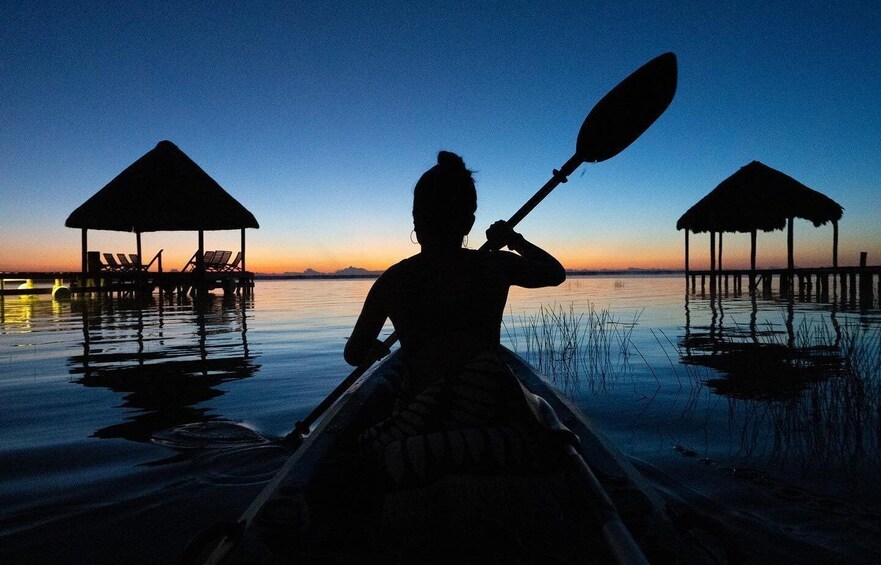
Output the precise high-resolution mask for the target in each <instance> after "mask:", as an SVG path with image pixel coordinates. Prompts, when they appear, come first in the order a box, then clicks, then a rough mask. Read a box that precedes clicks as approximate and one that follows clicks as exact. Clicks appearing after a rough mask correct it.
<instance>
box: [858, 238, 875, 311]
mask: <svg viewBox="0 0 881 565" xmlns="http://www.w3.org/2000/svg"><path fill="white" fill-rule="evenodd" d="M867 255H868V254H867V253H866V252H865V251H861V252H860V307H861V308H871V307H872V302H873V301H874V300H875V297H874V296H872V293H873V289H872V274H871V273H869V272H867V271H866V259H867Z"/></svg>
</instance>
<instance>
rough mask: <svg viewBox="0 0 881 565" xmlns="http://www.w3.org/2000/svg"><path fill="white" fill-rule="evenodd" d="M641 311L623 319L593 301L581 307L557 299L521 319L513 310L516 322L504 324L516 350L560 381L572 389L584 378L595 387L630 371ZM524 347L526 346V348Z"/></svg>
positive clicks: (559, 382) (604, 384) (556, 380)
mask: <svg viewBox="0 0 881 565" xmlns="http://www.w3.org/2000/svg"><path fill="white" fill-rule="evenodd" d="M640 314H641V311H640V312H637V313H636V314H635V315H634V319H633V321H632V322H630V323H622V322H621V321H620V320H619V319H618V318H617V317H616V316H614V315H612V314H611V313H610V312H609V311H608V310H607V309H602V310H597V309H596V308H595V307H594V306H593V305H592V304H589V305H588V308H587V310H586V311H582V312H578V311H576V309H575V305H574V304H569V306H567V307H564V306H563V305H561V304H557V303H554V304H550V305H542V306H540V307H539V309H538V312H536V313H535V314H531V315H522V316H520V317H519V318H515V317H514V314H513V312H511V313H510V320H511V322H510V323H508V322H503V326H504V330H505V334H506V336H507V338H508V341H509V343H510V344H511V347H512V349H514V351H516V352H521V353H523V355H524V357H525V358H526V359H527V360H528V361H529V362H530V363H531V364H532V365H533V366H535V367H536V368H537V369H538V370H539V371H540V372H541V373H542V374H544V375H545V376H546V377H548V378H549V379H550V380H551V382H553V383H554V384H555V385H557V386H560V387H562V388H563V389H564V390H569V389H571V388H574V387H577V386H580V385H581V384H582V383H584V384H587V386H588V387H589V388H590V389H592V390H593V389H596V388H605V386H606V384H607V382H608V381H609V380H610V379H614V378H616V377H617V376H619V375H621V374H623V373H625V372H627V370H628V368H629V363H628V359H629V355H630V350H631V348H632V342H631V339H630V337H631V332H632V331H633V328H634V327H635V326H636V325H637V323H638V321H639V316H640ZM521 346H522V347H523V349H524V350H525V351H520V347H521Z"/></svg>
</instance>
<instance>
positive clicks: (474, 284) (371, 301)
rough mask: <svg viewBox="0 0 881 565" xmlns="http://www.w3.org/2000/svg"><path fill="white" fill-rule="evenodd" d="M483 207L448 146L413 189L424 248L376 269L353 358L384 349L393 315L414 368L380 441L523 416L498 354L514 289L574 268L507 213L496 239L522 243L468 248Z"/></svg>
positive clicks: (548, 282) (494, 230)
mask: <svg viewBox="0 0 881 565" xmlns="http://www.w3.org/2000/svg"><path fill="white" fill-rule="evenodd" d="M476 210H477V192H476V190H475V187H474V180H473V178H472V175H471V171H469V170H468V169H467V168H466V167H465V163H464V162H463V161H462V158H461V157H459V156H458V155H456V154H454V153H450V152H446V151H441V152H440V153H439V154H438V158H437V165H435V166H433V167H432V168H430V169H429V170H428V171H426V172H425V173H424V174H423V175H422V177H421V178H420V179H419V182H417V183H416V188H415V189H414V193H413V226H414V231H415V233H416V237H417V239H418V242H419V244H420V246H421V251H420V252H419V253H418V254H416V255H414V256H412V257H410V258H408V259H404V260H403V261H401V262H399V263H397V264H396V265H394V266H392V267H390V268H389V269H388V270H387V271H385V273H383V274H382V276H380V277H379V279H377V281H376V283H374V285H373V287H372V288H371V290H370V292H369V294H368V295H367V299H366V301H365V303H364V307H363V310H362V311H361V315H360V316H359V318H358V321H357V323H356V324H355V328H354V330H353V332H352V335H351V337H350V338H349V341H348V343H347V344H346V348H345V358H346V361H347V362H348V363H350V364H352V365H358V364H359V363H361V362H362V361H364V360H365V359H366V358H367V357H368V356H369V355H371V354H373V355H375V354H376V350H374V348H381V347H382V342H380V341H379V340H378V339H377V337H378V335H379V332H380V330H381V329H382V327H383V325H384V323H385V321H386V319H387V318H388V319H391V321H392V324H394V327H395V330H396V331H397V333H398V336H399V339H400V344H401V351H400V358H401V360H402V361H403V364H404V366H405V373H404V379H403V383H402V390H401V394H400V397H399V401H398V404H397V410H396V414H395V415H393V416H392V417H391V418H389V419H388V420H387V421H385V422H383V423H382V424H379V425H377V426H374V427H373V428H371V430H370V432H369V433H368V437H369V439H370V440H371V441H372V443H373V447H374V449H376V450H377V451H380V452H381V451H382V450H383V449H384V448H385V447H386V446H388V445H389V444H390V443H392V442H395V441H400V440H401V439H402V438H406V437H408V436H412V435H417V434H425V433H428V432H431V431H435V430H444V429H461V428H467V427H480V426H486V425H494V424H498V423H503V422H505V421H508V420H511V419H512V418H513V419H517V418H519V417H520V416H519V415H517V411H518V406H522V404H523V403H522V400H523V399H522V392H521V390H520V387H519V384H517V382H516V378H515V377H514V376H513V374H511V372H510V369H508V368H507V367H506V366H505V365H503V364H502V363H501V362H500V361H499V360H498V355H497V350H498V348H499V347H500V342H499V340H500V327H501V321H502V315H503V312H504V308H505V302H506V300H507V296H508V289H509V287H510V286H511V285H517V286H522V287H527V288H538V287H544V286H555V285H559V284H560V283H562V282H563V281H564V280H565V278H566V272H565V270H564V269H563V266H562V265H561V264H560V263H559V261H557V260H556V259H555V258H554V257H552V256H551V255H550V254H548V253H547V252H545V251H543V250H542V249H540V248H538V247H537V246H535V245H533V244H531V243H529V242H528V241H526V239H525V238H524V237H523V236H522V235H520V234H518V233H516V232H514V231H513V230H512V229H511V228H509V227H508V226H507V224H506V222H504V221H500V222H496V223H495V224H493V225H492V226H491V227H490V229H488V230H487V239H488V240H489V241H490V242H491V243H492V248H493V249H500V248H502V247H505V246H507V247H508V249H510V250H512V251H515V252H516V253H511V252H509V251H490V252H480V251H475V250H471V249H466V248H463V246H462V243H463V239H464V238H465V236H467V235H468V233H469V232H470V231H471V227H472V226H473V224H474V212H475V211H476ZM383 353H384V352H383Z"/></svg>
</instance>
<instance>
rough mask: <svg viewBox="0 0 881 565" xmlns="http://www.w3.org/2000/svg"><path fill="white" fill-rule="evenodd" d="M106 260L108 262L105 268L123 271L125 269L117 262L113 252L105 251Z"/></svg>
mask: <svg viewBox="0 0 881 565" xmlns="http://www.w3.org/2000/svg"><path fill="white" fill-rule="evenodd" d="M104 261H105V262H106V263H107V265H105V266H104V269H105V270H108V271H121V270H122V269H123V266H122V265H120V264H119V263H117V262H116V258H115V257H114V256H113V253H104Z"/></svg>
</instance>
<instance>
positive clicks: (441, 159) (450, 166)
mask: <svg viewBox="0 0 881 565" xmlns="http://www.w3.org/2000/svg"><path fill="white" fill-rule="evenodd" d="M437 164H438V166H439V167H440V168H441V169H445V170H448V171H460V172H466V171H468V169H467V168H466V167H465V161H463V160H462V158H461V157H459V156H458V155H456V154H455V153H452V152H450V151H441V152H439V153H438V154H437Z"/></svg>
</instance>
